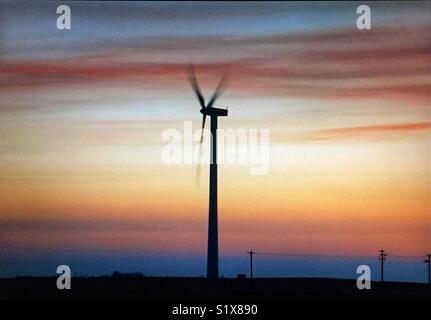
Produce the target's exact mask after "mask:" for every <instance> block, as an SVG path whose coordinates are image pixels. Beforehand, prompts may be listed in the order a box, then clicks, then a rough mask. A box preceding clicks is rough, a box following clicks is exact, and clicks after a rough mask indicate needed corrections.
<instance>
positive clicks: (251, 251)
mask: <svg viewBox="0 0 431 320" xmlns="http://www.w3.org/2000/svg"><path fill="white" fill-rule="evenodd" d="M247 253H248V254H249V255H250V279H253V254H256V252H255V251H253V250H250V251H247Z"/></svg>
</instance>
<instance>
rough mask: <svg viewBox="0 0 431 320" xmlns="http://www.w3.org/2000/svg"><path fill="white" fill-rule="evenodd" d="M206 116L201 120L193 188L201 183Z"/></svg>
mask: <svg viewBox="0 0 431 320" xmlns="http://www.w3.org/2000/svg"><path fill="white" fill-rule="evenodd" d="M206 118H207V116H206V115H204V116H203V118H202V130H201V140H200V142H199V153H198V163H197V166H196V174H195V187H196V188H199V187H200V183H201V159H202V142H203V141H204V129H205V120H206Z"/></svg>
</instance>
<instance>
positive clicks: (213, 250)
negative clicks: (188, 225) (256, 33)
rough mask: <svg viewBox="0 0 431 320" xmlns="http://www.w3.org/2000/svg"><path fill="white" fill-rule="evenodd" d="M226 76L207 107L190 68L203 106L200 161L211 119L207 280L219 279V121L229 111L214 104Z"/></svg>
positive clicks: (191, 69) (191, 78)
mask: <svg viewBox="0 0 431 320" xmlns="http://www.w3.org/2000/svg"><path fill="white" fill-rule="evenodd" d="M226 76H227V74H225V75H224V76H223V78H222V79H221V80H220V82H219V84H218V86H217V88H216V90H215V92H214V94H213V96H212V97H211V99H210V100H209V102H208V104H207V105H205V99H204V97H203V96H202V93H201V90H200V89H199V85H198V82H197V80H196V76H195V73H194V71H193V66H190V70H189V81H190V84H191V85H192V88H193V91H194V92H195V94H196V97H197V98H198V100H199V104H200V106H201V110H200V112H201V113H202V132H201V140H200V143H199V159H198V160H199V161H200V158H201V148H202V141H203V138H204V128H205V120H206V117H207V116H209V117H210V118H211V119H210V120H211V153H210V157H211V162H210V183H209V184H210V188H209V210H208V211H209V213H208V251H207V278H210V279H217V278H218V226H217V119H218V117H227V109H219V108H214V107H213V104H214V102H215V101H216V100H217V98H218V97H219V96H220V94H221V92H222V90H223V86H224V84H225V83H226ZM196 173H197V175H196V178H197V179H199V178H200V166H199V165H198V167H197V172H196Z"/></svg>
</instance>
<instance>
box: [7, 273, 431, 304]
mask: <svg viewBox="0 0 431 320" xmlns="http://www.w3.org/2000/svg"><path fill="white" fill-rule="evenodd" d="M56 280H57V278H56V277H43V278H42V277H19V278H13V279H0V299H2V300H4V299H7V300H9V299H13V300H15V299H37V300H45V299H60V300H69V299H86V300H94V299H133V300H146V301H148V300H150V301H151V300H152V301H168V300H169V301H202V302H204V301H214V300H217V299H222V300H223V301H229V300H235V301H241V300H242V301H254V300H258V301H282V300H284V301H286V300H311V299H319V300H333V299H337V300H339V299H344V300H352V299H353V300H357V299H360V300H381V299H386V300H387V299H391V300H399V299H402V300H406V299H407V300H416V299H419V300H431V285H428V284H413V283H397V282H387V283H380V282H373V283H372V285H371V290H358V289H357V288H356V280H342V279H321V278H256V279H218V280H215V281H214V280H213V281H210V280H207V279H205V278H169V277H166V278H158V277H126V278H113V277H94V278H74V277H72V281H71V286H72V288H71V290H58V289H57V287H56Z"/></svg>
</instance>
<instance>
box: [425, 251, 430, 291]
mask: <svg viewBox="0 0 431 320" xmlns="http://www.w3.org/2000/svg"><path fill="white" fill-rule="evenodd" d="M424 262H425V263H428V283H429V284H431V254H427V259H425V260H424Z"/></svg>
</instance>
